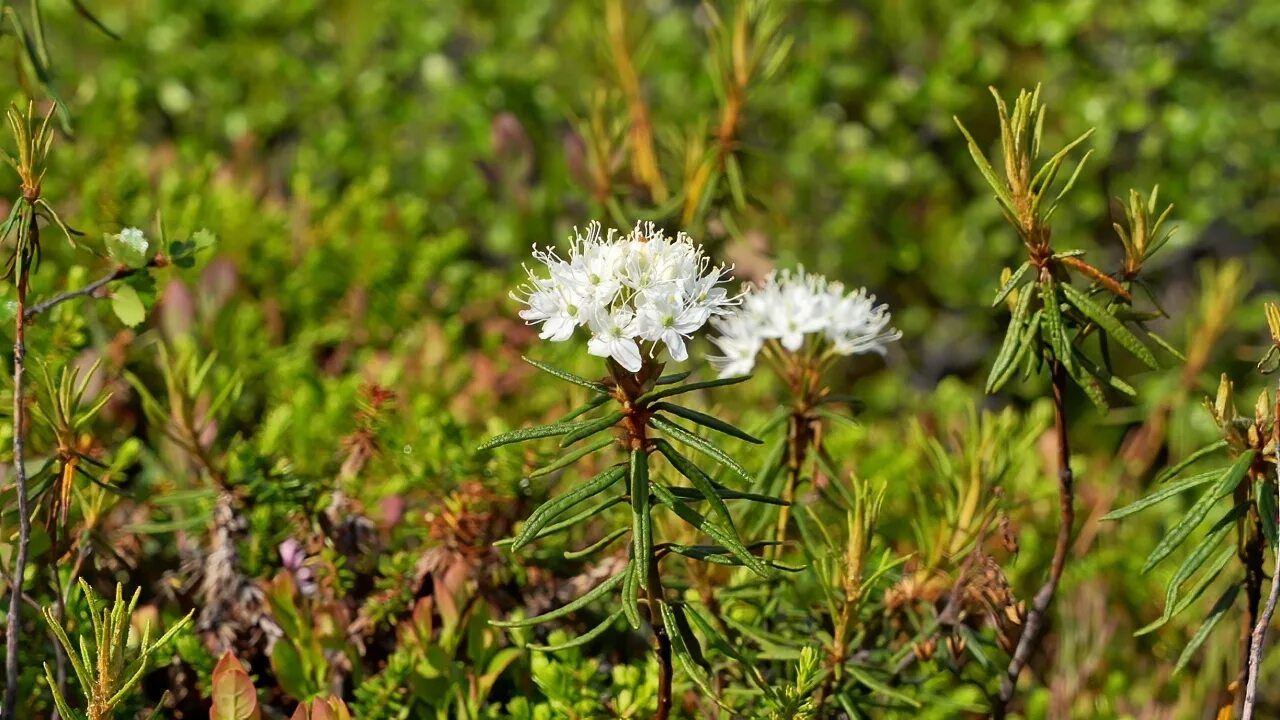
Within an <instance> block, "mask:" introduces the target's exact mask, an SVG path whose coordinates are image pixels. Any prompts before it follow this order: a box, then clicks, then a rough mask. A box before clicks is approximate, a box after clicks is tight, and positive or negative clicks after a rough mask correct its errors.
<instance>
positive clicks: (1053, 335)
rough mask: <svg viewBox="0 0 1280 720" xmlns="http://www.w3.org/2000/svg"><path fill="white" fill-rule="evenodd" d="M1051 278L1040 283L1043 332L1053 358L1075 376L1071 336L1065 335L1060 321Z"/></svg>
mask: <svg viewBox="0 0 1280 720" xmlns="http://www.w3.org/2000/svg"><path fill="white" fill-rule="evenodd" d="M1056 285H1057V283H1055V282H1054V281H1053V280H1052V279H1050V280H1045V281H1044V282H1041V283H1040V302H1041V303H1042V304H1043V305H1044V322H1043V327H1044V330H1045V333H1046V334H1047V335H1048V336H1049V347H1051V348H1053V356H1054V358H1055V359H1056V360H1057V361H1058V362H1060V363H1062V366H1063V367H1064V368H1065V369H1066V370H1067V372H1068V373H1070V374H1071V375H1072V376H1073V377H1074V376H1075V360H1074V358H1073V357H1072V354H1071V338H1069V337H1067V329H1066V326H1065V325H1063V323H1062V308H1061V307H1060V306H1059V305H1058V292H1057V290H1055V289H1054V288H1055V286H1056Z"/></svg>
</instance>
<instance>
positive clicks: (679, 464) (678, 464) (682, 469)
mask: <svg viewBox="0 0 1280 720" xmlns="http://www.w3.org/2000/svg"><path fill="white" fill-rule="evenodd" d="M654 445H655V446H656V447H657V448H658V451H659V452H661V453H662V454H663V456H665V457H666V458H667V460H668V461H669V462H670V463H671V465H672V467H674V468H675V469H676V470H677V471H679V473H680V474H681V475H683V476H685V478H686V479H688V480H689V482H691V483H693V487H694V489H696V490H697V491H698V492H699V493H701V494H702V496H703V497H704V498H706V499H707V502H709V503H711V508H712V509H713V510H715V512H716V514H717V515H719V516H720V519H721V520H723V521H724V523H725V525H727V526H728V527H729V529H731V530H734V529H735V528H734V524H733V515H731V514H730V513H729V506H728V505H725V504H724V500H722V499H721V498H720V495H719V493H717V492H716V489H715V487H714V486H713V485H712V483H711V478H709V477H707V475H706V473H704V472H702V469H701V468H699V467H698V466H697V465H694V464H693V462H692V461H691V460H689V459H688V458H686V457H685V456H683V455H681V454H680V452H679V451H678V450H676V449H675V448H674V447H672V445H671V443H669V442H667V441H666V440H663V439H661V438H659V439H658V440H657V441H655V442H654ZM735 532H736V530H735Z"/></svg>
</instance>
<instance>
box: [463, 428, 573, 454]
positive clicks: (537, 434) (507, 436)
mask: <svg viewBox="0 0 1280 720" xmlns="http://www.w3.org/2000/svg"><path fill="white" fill-rule="evenodd" d="M583 424H584V423H581V422H558V423H551V424H550V425H538V426H535V427H528V428H521V429H519V430H512V431H511V432H505V433H502V434H501V435H495V436H494V437H491V438H489V439H488V440H486V441H485V442H484V443H483V444H481V445H480V446H479V447H477V448H476V451H477V452H478V451H481V450H492V449H493V448H496V447H499V446H501V445H509V444H511V443H518V442H524V441H525V440H536V439H538V438H545V437H554V436H556V435H564V434H565V433H570V432H573V431H574V430H577V429H578V428H580V427H582V426H583Z"/></svg>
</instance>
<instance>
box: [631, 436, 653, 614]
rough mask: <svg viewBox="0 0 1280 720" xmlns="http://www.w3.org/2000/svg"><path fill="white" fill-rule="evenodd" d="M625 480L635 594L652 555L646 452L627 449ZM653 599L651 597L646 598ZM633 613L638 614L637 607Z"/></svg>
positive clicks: (645, 577)
mask: <svg viewBox="0 0 1280 720" xmlns="http://www.w3.org/2000/svg"><path fill="white" fill-rule="evenodd" d="M630 460H631V461H630V464H629V467H628V476H627V480H628V482H629V483H630V485H631V558H632V560H631V564H632V568H631V572H632V573H633V574H634V576H635V577H634V578H633V579H632V581H631V582H632V584H633V587H634V588H635V590H636V594H637V596H638V595H639V590H640V588H641V587H647V586H648V577H649V564H650V561H651V559H652V558H653V518H652V516H651V514H650V512H649V453H648V452H647V451H645V450H644V449H640V448H637V449H635V450H632V451H631V459H630ZM649 602H650V603H652V602H654V598H649ZM636 614H637V615H639V610H638V609H637V611H636Z"/></svg>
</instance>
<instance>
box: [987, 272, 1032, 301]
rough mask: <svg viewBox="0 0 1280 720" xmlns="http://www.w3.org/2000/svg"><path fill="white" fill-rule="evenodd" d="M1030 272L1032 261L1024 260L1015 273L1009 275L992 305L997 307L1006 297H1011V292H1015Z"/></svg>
mask: <svg viewBox="0 0 1280 720" xmlns="http://www.w3.org/2000/svg"><path fill="white" fill-rule="evenodd" d="M1029 272H1031V261H1030V260H1026V261H1023V263H1022V264H1021V265H1019V266H1018V269H1017V270H1014V271H1013V274H1011V275H1010V276H1009V279H1008V280H1006V281H1005V282H1004V285H1001V286H1000V291H999V292H997V293H996V299H995V300H992V301H991V307H995V306H997V305H999V304H1000V303H1002V302H1004V299H1005V298H1007V297H1009V293H1011V292H1013V289H1014V288H1016V287H1018V286H1019V285H1021V284H1022V279H1023V278H1025V277H1026V276H1027V273H1029Z"/></svg>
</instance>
